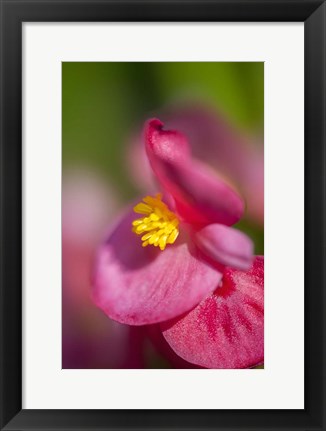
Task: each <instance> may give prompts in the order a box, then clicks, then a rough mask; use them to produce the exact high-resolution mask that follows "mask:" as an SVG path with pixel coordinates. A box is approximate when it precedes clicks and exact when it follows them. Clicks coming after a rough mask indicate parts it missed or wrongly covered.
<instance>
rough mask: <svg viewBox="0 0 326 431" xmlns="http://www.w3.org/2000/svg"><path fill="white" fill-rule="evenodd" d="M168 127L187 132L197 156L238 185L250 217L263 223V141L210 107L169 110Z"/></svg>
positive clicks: (182, 107)
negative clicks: (237, 127)
mask: <svg viewBox="0 0 326 431" xmlns="http://www.w3.org/2000/svg"><path fill="white" fill-rule="evenodd" d="M165 118H166V124H167V126H168V127H169V128H173V129H174V128H175V129H177V130H179V131H180V132H181V133H184V134H185V135H186V136H187V138H188V140H189V145H190V148H191V152H192V154H193V155H194V157H196V158H198V159H199V160H201V161H203V162H204V163H207V164H209V165H210V166H212V167H213V168H214V169H217V170H218V172H219V173H220V174H222V175H224V176H226V177H227V178H228V179H229V180H231V181H232V183H234V184H236V186H237V189H239V190H240V193H241V195H242V196H244V198H245V200H246V204H247V205H246V211H247V213H248V215H249V217H251V218H253V219H254V220H255V221H256V222H258V223H260V224H261V223H263V222H264V147H263V145H261V142H260V141H261V139H260V138H255V137H253V136H248V135H247V133H245V132H244V131H242V132H241V133H240V131H239V130H237V129H236V128H235V127H233V126H232V125H231V124H229V123H228V122H227V120H226V119H225V118H224V117H223V115H222V114H221V113H220V112H216V111H215V109H213V108H212V107H210V106H206V105H198V103H196V105H194V104H193V105H189V106H182V105H181V106H179V107H176V108H173V109H170V110H169V111H168V112H167V113H166V116H165Z"/></svg>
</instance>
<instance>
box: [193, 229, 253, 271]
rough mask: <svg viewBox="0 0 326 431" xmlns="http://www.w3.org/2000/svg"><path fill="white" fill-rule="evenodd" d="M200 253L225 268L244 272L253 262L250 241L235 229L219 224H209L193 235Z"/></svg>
mask: <svg viewBox="0 0 326 431" xmlns="http://www.w3.org/2000/svg"><path fill="white" fill-rule="evenodd" d="M194 241H195V243H196V244H197V246H198V247H199V248H200V249H201V251H202V252H203V253H204V254H205V255H207V256H209V257H210V258H212V259H213V260H215V261H217V262H219V263H222V264H223V265H226V266H231V267H233V268H237V269H242V270H246V269H249V268H250V266H251V264H252V260H253V243H252V241H251V239H250V238H249V237H248V236H247V235H246V234H244V233H243V232H240V231H239V230H237V229H233V228H231V227H228V226H224V225H221V224H210V225H207V226H205V227H204V228H202V229H200V230H198V231H197V232H196V233H195V234H194Z"/></svg>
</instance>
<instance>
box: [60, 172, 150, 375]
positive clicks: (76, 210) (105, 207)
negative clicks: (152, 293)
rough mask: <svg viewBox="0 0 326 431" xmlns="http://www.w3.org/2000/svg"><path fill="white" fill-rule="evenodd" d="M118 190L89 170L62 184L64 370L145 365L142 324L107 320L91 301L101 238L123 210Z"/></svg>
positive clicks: (72, 174) (66, 178)
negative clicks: (112, 188)
mask: <svg viewBox="0 0 326 431" xmlns="http://www.w3.org/2000/svg"><path fill="white" fill-rule="evenodd" d="M118 205H119V204H118V201H117V198H116V197H115V195H114V193H113V191H112V190H111V189H110V188H109V187H108V186H107V185H106V184H104V183H103V182H102V181H101V180H100V179H99V178H98V177H97V176H95V175H94V174H93V173H91V172H89V171H88V170H86V169H78V170H77V169H75V170H73V171H69V172H66V173H64V176H63V186H62V368H142V367H143V366H144V358H143V351H142V350H143V344H142V343H143V340H144V334H143V331H141V328H136V327H130V326H127V325H122V324H120V323H118V322H115V321H113V320H111V319H108V318H107V316H105V314H104V313H102V312H101V311H100V310H99V309H98V308H97V307H96V306H95V305H94V303H93V302H92V300H91V268H92V264H93V260H94V253H95V250H96V246H97V244H98V241H99V240H100V238H101V237H102V235H103V232H104V230H105V229H106V228H107V225H108V223H110V222H111V220H112V219H113V217H114V216H115V213H116V211H117V208H118Z"/></svg>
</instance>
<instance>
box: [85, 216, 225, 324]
mask: <svg viewBox="0 0 326 431" xmlns="http://www.w3.org/2000/svg"><path fill="white" fill-rule="evenodd" d="M135 218H137V216H136V215H135V214H134V213H132V212H130V213H128V214H127V215H126V216H125V217H124V218H123V219H122V220H121V222H120V224H119V225H118V226H117V228H116V229H115V231H114V232H113V233H112V234H111V236H110V237H109V238H108V240H107V241H106V242H105V244H103V246H102V247H101V248H100V250H99V252H98V256H97V261H96V267H95V272H94V280H93V286H94V288H93V299H94V301H95V303H96V304H97V305H98V306H99V308H101V309H102V310H103V311H104V312H105V313H106V314H107V315H108V316H109V317H110V318H112V319H114V320H117V321H118V322H121V323H127V324H129V325H144V324H150V323H157V322H162V321H164V320H167V319H171V318H173V317H176V316H178V315H180V314H181V313H184V312H185V311H188V310H190V309H191V308H193V307H194V306H196V305H197V304H198V303H199V302H200V301H201V300H202V299H203V298H204V297H206V296H207V295H209V294H210V293H211V292H212V291H214V289H215V288H216V286H217V285H218V283H219V282H220V280H221V278H222V274H221V272H219V271H218V269H217V268H216V267H213V266H212V265H210V264H209V263H208V262H207V261H206V259H205V258H203V257H202V253H201V252H200V250H199V249H198V248H197V247H195V245H194V244H193V243H192V242H190V241H186V239H185V238H183V236H184V235H182V233H181V234H180V236H179V238H178V239H177V241H176V242H175V244H173V245H169V246H167V247H166V249H165V250H164V251H161V250H159V249H158V248H156V247H153V246H148V247H145V248H144V247H142V246H141V239H140V237H139V236H137V235H136V234H134V233H133V232H132V231H131V222H132V220H134V219H135Z"/></svg>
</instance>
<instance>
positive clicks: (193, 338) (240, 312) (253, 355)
mask: <svg viewBox="0 0 326 431" xmlns="http://www.w3.org/2000/svg"><path fill="white" fill-rule="evenodd" d="M161 328H162V331H163V335H164V337H165V339H166V340H167V342H168V343H169V344H170V346H171V347H172V349H173V350H174V351H175V352H176V353H177V354H178V355H179V356H181V357H182V358H183V359H185V360H186V361H189V362H192V363H194V364H197V365H200V366H202V367H206V368H250V367H252V366H254V365H256V364H258V363H260V362H262V361H263V360H264V258H263V257H256V258H255V260H254V263H253V265H252V267H251V269H250V270H249V271H247V272H242V271H237V270H232V269H229V268H227V269H226V270H225V272H224V274H223V282H222V285H221V286H220V287H218V288H217V289H216V290H215V292H214V293H213V294H212V295H211V296H209V297H208V298H206V299H204V300H203V301H202V302H201V303H200V304H199V305H198V306H197V307H196V308H194V309H193V310H192V311H190V312H189V313H187V314H185V315H184V316H182V317H179V318H177V319H174V320H173V321H170V322H165V323H163V324H161Z"/></svg>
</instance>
